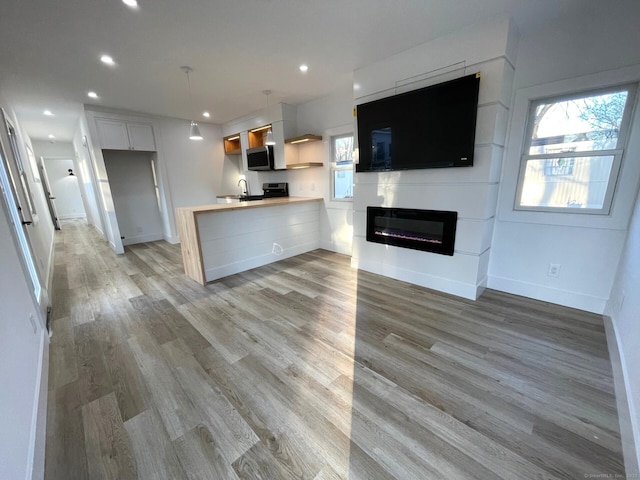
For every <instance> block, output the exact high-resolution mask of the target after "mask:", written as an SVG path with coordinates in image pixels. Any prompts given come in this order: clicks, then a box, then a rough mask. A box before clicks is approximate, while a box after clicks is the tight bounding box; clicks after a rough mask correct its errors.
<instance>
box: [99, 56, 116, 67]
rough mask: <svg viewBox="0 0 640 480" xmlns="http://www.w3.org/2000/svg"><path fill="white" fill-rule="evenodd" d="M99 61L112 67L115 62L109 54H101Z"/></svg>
mask: <svg viewBox="0 0 640 480" xmlns="http://www.w3.org/2000/svg"><path fill="white" fill-rule="evenodd" d="M100 61H101V62H102V63H104V64H106V65H109V66H110V67H113V66H114V65H115V64H116V62H114V61H113V57H112V56H111V55H102V56H101V57H100Z"/></svg>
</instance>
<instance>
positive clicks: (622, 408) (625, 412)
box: [604, 315, 640, 478]
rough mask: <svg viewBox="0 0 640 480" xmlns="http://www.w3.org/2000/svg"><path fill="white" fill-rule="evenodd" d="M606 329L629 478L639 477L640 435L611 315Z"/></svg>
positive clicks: (605, 318)
mask: <svg viewBox="0 0 640 480" xmlns="http://www.w3.org/2000/svg"><path fill="white" fill-rule="evenodd" d="M604 330H605V333H606V336H607V345H608V347H609V358H610V360H611V369H612V370H613V385H614V388H615V391H616V406H617V408H618V421H619V423H620V440H621V441H622V454H623V456H624V468H625V471H626V474H627V478H638V473H639V472H640V445H638V443H640V435H637V434H636V435H634V425H633V420H632V419H633V413H632V411H633V408H632V405H631V404H630V402H629V398H628V396H627V391H629V388H628V377H629V376H628V374H626V370H625V367H624V366H625V365H626V363H625V361H624V352H623V351H622V350H620V339H619V338H618V332H617V330H616V328H615V326H614V324H613V321H612V319H611V317H609V316H607V315H605V316H604Z"/></svg>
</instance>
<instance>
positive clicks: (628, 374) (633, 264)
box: [605, 196, 640, 474]
mask: <svg viewBox="0 0 640 480" xmlns="http://www.w3.org/2000/svg"><path fill="white" fill-rule="evenodd" d="M638 291H640V196H638V199H637V200H636V204H635V210H634V213H633V218H632V219H631V225H630V227H629V235H628V236H627V239H626V243H625V246H624V250H623V253H622V257H621V259H620V264H619V265H618V271H617V273H616V277H615V281H614V283H613V288H612V290H611V298H610V299H609V301H608V302H607V307H606V310H605V313H606V314H607V315H608V316H609V317H611V320H612V322H613V329H614V332H615V341H616V342H617V343H618V350H619V352H620V360H621V363H622V370H623V377H624V378H623V382H622V383H623V384H624V387H625V390H626V397H627V401H628V407H629V412H628V413H629V418H626V414H625V413H626V412H624V410H622V409H619V410H618V411H619V413H618V414H619V415H620V417H621V421H629V422H630V424H631V434H630V435H628V436H627V437H625V435H624V429H625V426H624V424H622V427H621V430H622V432H623V435H622V441H623V447H624V453H625V465H626V466H627V474H630V473H638V465H639V464H640V349H639V348H638V345H640V296H639V295H638V293H637V292H638ZM632 439H635V446H634V444H633V442H632V441H631V440H632ZM634 454H635V459H633V455H634ZM630 465H633V467H631V468H635V471H634V470H630V469H629V468H630Z"/></svg>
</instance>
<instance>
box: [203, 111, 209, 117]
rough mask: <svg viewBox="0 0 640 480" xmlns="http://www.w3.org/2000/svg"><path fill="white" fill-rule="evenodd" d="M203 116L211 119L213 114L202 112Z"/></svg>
mask: <svg viewBox="0 0 640 480" xmlns="http://www.w3.org/2000/svg"><path fill="white" fill-rule="evenodd" d="M202 116H203V117H205V118H209V117H210V116H211V114H210V113H209V112H202Z"/></svg>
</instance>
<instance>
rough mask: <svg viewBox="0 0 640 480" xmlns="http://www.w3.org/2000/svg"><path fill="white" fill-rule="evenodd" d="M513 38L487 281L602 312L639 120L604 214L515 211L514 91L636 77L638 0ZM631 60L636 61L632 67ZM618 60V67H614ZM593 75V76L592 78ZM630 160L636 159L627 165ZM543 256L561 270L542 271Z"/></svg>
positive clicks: (519, 116) (624, 214)
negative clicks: (507, 120) (510, 95)
mask: <svg viewBox="0 0 640 480" xmlns="http://www.w3.org/2000/svg"><path fill="white" fill-rule="evenodd" d="M594 8H595V9H596V10H595V11H592V10H584V11H576V12H574V14H573V17H571V18H569V19H566V18H563V19H562V20H561V21H557V22H556V23H548V24H547V25H546V26H545V28H543V29H541V30H539V31H537V32H534V33H531V34H529V35H528V36H526V37H523V38H521V39H520V47H519V50H518V58H517V63H516V72H515V77H514V88H515V94H514V108H513V109H512V111H513V112H514V114H513V117H512V118H511V124H510V125H511V126H510V133H509V140H508V144H507V145H508V148H507V152H506V155H505V160H504V173H503V178H502V185H501V192H500V199H499V208H498V220H497V221H496V225H495V228H494V238H493V248H492V254H491V261H490V267H489V286H490V287H491V288H496V289H498V290H503V291H508V292H511V293H516V294H519V295H525V296H528V297H532V298H538V299H541V300H546V301H550V302H553V303H559V304H562V305H567V306H571V307H575V308H579V309H583V310H588V311H592V312H596V313H602V312H603V309H604V305H605V302H606V301H607V298H608V297H609V292H610V290H611V286H612V282H613V279H614V276H615V269H616V265H617V263H618V259H619V257H620V253H621V251H622V247H623V244H624V239H625V236H626V233H625V232H626V228H627V223H628V220H629V215H630V211H631V207H632V205H633V198H634V197H633V194H634V192H635V186H636V182H637V168H636V166H637V164H638V162H636V161H635V160H636V159H637V158H638V155H640V150H639V149H640V146H639V145H638V142H639V141H640V126H639V125H638V118H637V117H638V114H637V113H636V125H635V126H634V127H633V128H632V131H631V139H630V142H629V148H628V149H627V153H626V156H625V157H626V158H625V159H624V160H623V162H625V161H626V165H624V164H623V171H622V173H621V175H620V177H619V178H620V181H619V185H618V189H617V192H616V198H615V199H614V206H613V210H612V213H611V215H609V216H592V215H586V216H585V215H582V216H580V217H581V218H580V219H577V218H571V217H577V215H564V216H563V215H559V214H547V213H542V214H531V213H526V212H514V210H513V204H514V197H515V179H516V177H517V172H518V166H519V161H520V158H519V157H520V148H521V147H520V145H521V140H522V138H521V137H522V136H523V135H522V125H523V122H524V117H525V116H526V106H525V107H523V109H522V110H525V111H524V112H522V111H516V109H517V108H518V104H519V103H518V102H519V99H520V97H522V96H524V95H525V94H527V92H533V93H532V94H534V95H536V94H537V95H543V94H544V93H539V92H545V91H546V89H551V88H556V87H557V88H566V89H574V90H575V89H577V90H579V89H580V88H588V87H589V86H593V85H595V86H606V85H607V84H610V83H607V82H611V83H614V84H615V83H619V82H620V81H621V79H622V78H626V79H627V80H635V81H638V80H640V77H639V76H638V73H634V71H637V70H638V65H640V49H639V48H638V30H637V19H638V18H640V4H639V3H637V2H635V5H632V4H631V3H630V2H614V3H607V4H605V3H602V4H601V5H600V6H596V7H594ZM633 65H636V67H635V68H634V67H632V66H633ZM620 67H625V68H623V69H621V70H622V73H621V72H620ZM598 82H600V84H599V85H598ZM634 164H635V166H634ZM550 263H558V264H561V265H562V267H561V270H560V277H559V278H553V277H549V276H547V269H548V266H549V264H550Z"/></svg>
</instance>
